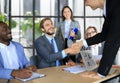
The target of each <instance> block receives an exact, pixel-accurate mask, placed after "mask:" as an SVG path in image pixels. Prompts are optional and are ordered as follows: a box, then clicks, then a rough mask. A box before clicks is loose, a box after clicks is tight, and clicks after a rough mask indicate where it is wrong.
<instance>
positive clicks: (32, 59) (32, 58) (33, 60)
mask: <svg viewBox="0 0 120 83" xmlns="http://www.w3.org/2000/svg"><path fill="white" fill-rule="evenodd" d="M30 63H31V64H32V65H35V66H36V67H37V66H38V64H37V63H38V59H37V55H33V56H31V57H30Z"/></svg>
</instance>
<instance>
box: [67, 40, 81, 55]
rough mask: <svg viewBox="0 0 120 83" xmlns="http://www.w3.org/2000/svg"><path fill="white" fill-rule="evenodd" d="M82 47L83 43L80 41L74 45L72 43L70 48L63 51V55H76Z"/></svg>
mask: <svg viewBox="0 0 120 83" xmlns="http://www.w3.org/2000/svg"><path fill="white" fill-rule="evenodd" d="M82 46H83V42H82V41H79V42H76V43H73V44H72V45H71V47H69V48H67V49H65V53H66V54H73V55H74V54H78V53H80V50H81V48H82Z"/></svg>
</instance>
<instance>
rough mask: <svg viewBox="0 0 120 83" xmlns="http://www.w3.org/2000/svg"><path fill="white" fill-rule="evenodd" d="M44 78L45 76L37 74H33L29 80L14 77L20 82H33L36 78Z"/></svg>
mask: <svg viewBox="0 0 120 83" xmlns="http://www.w3.org/2000/svg"><path fill="white" fill-rule="evenodd" d="M44 76H45V74H39V73H36V72H33V73H32V76H31V77H29V78H26V79H21V78H17V77H15V78H16V79H18V80H20V81H23V82H26V81H29V80H33V79H36V78H41V77H44Z"/></svg>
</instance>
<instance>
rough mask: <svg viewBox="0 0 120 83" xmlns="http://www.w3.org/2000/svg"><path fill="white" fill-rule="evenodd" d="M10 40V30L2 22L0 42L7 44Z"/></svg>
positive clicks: (0, 24) (0, 23)
mask: <svg viewBox="0 0 120 83" xmlns="http://www.w3.org/2000/svg"><path fill="white" fill-rule="evenodd" d="M11 40H12V34H11V30H10V29H9V27H8V26H7V24H5V23H4V22H0V42H1V43H4V44H6V43H9V42H10V41H11Z"/></svg>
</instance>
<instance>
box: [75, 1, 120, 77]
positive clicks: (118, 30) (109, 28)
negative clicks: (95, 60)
mask: <svg viewBox="0 0 120 83" xmlns="http://www.w3.org/2000/svg"><path fill="white" fill-rule="evenodd" d="M85 5H86V6H90V7H91V8H92V9H93V10H95V9H97V8H101V9H103V10H104V16H105V21H104V24H103V28H102V32H101V33H98V34H97V35H95V36H94V37H92V38H88V39H86V40H82V41H80V42H78V43H76V44H79V47H80V48H81V47H82V46H83V45H84V46H86V47H87V46H90V45H93V44H97V43H100V42H103V41H105V44H104V49H103V53H102V55H103V57H102V59H101V61H100V65H99V67H98V71H97V72H92V73H91V74H89V75H87V76H89V77H95V78H101V77H105V76H106V75H108V73H109V71H110V69H111V66H112V64H113V62H114V60H115V57H116V54H117V52H118V50H119V47H120V38H119V37H120V0H85Z"/></svg>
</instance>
